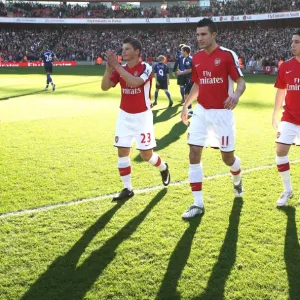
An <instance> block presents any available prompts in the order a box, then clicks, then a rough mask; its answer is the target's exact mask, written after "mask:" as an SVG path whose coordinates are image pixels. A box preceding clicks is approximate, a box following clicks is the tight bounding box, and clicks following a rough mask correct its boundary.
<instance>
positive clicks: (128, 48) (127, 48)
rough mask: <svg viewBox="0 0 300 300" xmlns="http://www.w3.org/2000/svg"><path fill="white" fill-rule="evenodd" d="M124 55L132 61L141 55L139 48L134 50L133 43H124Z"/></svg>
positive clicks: (124, 57) (125, 58)
mask: <svg viewBox="0 0 300 300" xmlns="http://www.w3.org/2000/svg"><path fill="white" fill-rule="evenodd" d="M122 56H123V59H124V60H127V61H130V60H132V59H135V58H137V57H139V50H138V49H137V50H134V49H133V47H132V45H131V44H123V50H122Z"/></svg>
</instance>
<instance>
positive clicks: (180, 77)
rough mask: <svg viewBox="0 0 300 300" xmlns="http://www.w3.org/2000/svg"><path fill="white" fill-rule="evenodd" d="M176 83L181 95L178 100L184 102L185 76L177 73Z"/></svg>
mask: <svg viewBox="0 0 300 300" xmlns="http://www.w3.org/2000/svg"><path fill="white" fill-rule="evenodd" d="M177 85H179V87H180V95H181V100H179V102H181V103H184V85H185V76H184V75H178V77H177Z"/></svg>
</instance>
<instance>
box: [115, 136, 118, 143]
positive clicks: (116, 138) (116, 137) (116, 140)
mask: <svg viewBox="0 0 300 300" xmlns="http://www.w3.org/2000/svg"><path fill="white" fill-rule="evenodd" d="M118 141H119V137H118V136H115V142H116V144H117V143H118Z"/></svg>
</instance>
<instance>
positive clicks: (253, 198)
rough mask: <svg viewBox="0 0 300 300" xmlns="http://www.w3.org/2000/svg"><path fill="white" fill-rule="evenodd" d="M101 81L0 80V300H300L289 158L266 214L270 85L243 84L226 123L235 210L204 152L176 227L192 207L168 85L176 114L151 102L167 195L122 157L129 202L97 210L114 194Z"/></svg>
mask: <svg viewBox="0 0 300 300" xmlns="http://www.w3.org/2000/svg"><path fill="white" fill-rule="evenodd" d="M103 70H104V69H103V67H97V66H89V67H83V66H82V67H74V68H72V67H70V68H66V67H55V68H54V74H53V76H52V78H53V79H54V81H55V83H56V91H55V92H52V91H51V90H49V91H47V92H46V91H43V89H44V87H45V80H46V77H45V74H44V71H43V69H42V68H31V69H30V68H7V69H4V68H1V69H0V91H1V92H0V132H1V138H0V300H4V299H5V300H17V299H18V300H19V299H22V300H80V299H89V300H106V299H120V300H125V299H126V300H127V299H130V300H135V299H137V300H142V299H147V300H148V299H160V300H163V299H170V300H181V299H182V300H196V299H197V300H198V299H202V300H206V299H207V300H219V299H226V300H237V299H240V300H247V299H249V300H250V299H251V300H252V299H254V300H257V299H274V300H282V299H294V300H296V299H300V246H299V228H300V219H299V214H298V215H297V210H299V205H298V198H299V196H300V165H299V149H297V148H295V147H293V148H292V149H291V152H290V155H289V157H290V160H291V173H292V180H293V187H294V192H295V197H294V199H292V200H291V201H290V202H289V205H288V206H287V207H285V208H283V209H281V210H279V209H277V208H276V207H275V202H276V199H277V198H278V196H279V194H280V193H281V192H282V185H281V182H280V179H279V175H278V173H277V170H276V167H275V165H274V161H275V143H274V139H275V135H276V132H275V131H274V129H273V128H272V125H271V115H272V110H273V102H274V97H275V92H276V90H275V88H274V87H273V84H274V80H275V77H273V76H246V83H247V90H246V92H245V94H244V95H243V96H242V98H241V99H240V103H239V105H238V107H237V108H236V109H235V117H236V123H237V144H236V154H237V155H238V156H239V157H240V158H241V160H242V169H243V171H244V174H243V183H244V187H245V193H244V196H243V198H241V199H238V198H234V194H233V188H232V183H231V178H230V176H229V175H228V171H229V170H228V168H227V167H226V166H225V165H224V164H223V163H222V162H221V159H220V154H219V152H218V151H216V150H213V149H205V150H204V153H203V167H204V175H205V177H206V180H204V183H203V193H204V201H205V207H206V213H205V215H204V216H203V217H202V218H196V219H195V220H192V221H190V222H184V221H183V220H182V219H181V214H182V213H183V211H184V210H185V209H186V208H187V207H188V206H189V205H190V204H192V202H193V200H192V195H191V192H190V188H189V184H188V182H187V173H188V146H187V143H186V139H187V128H186V127H185V126H184V125H183V124H182V123H181V120H180V112H181V106H180V105H179V102H178V101H179V100H180V94H179V88H178V86H177V85H176V80H175V79H172V80H171V85H170V92H171V95H172V98H173V101H174V104H175V106H173V107H172V108H167V106H168V101H167V98H166V96H165V95H164V93H163V92H162V91H161V92H160V94H159V99H158V105H157V106H155V108H154V109H153V113H154V122H155V132H156V139H157V145H158V147H157V150H156V151H157V152H158V153H159V154H160V155H161V157H162V158H163V159H164V160H165V161H167V162H168V164H169V168H170V172H171V177H172V184H171V185H170V186H169V187H167V188H164V187H163V186H162V184H161V178H160V175H159V173H158V170H157V169H155V168H153V167H152V166H150V165H148V164H147V163H145V162H141V159H140V158H139V155H138V152H137V151H136V150H135V149H134V148H133V151H132V153H131V159H132V181H133V186H134V189H135V190H138V191H139V192H138V193H136V195H135V196H134V197H133V198H132V199H130V200H129V201H127V202H125V203H112V202H111V201H110V197H106V198H105V197H101V196H104V195H111V194H113V193H116V192H118V191H120V190H121V189H122V184H121V181H120V178H119V175H118V171H117V155H116V149H115V148H114V147H113V146H112V144H113V139H114V128H115V121H116V117H117V113H118V110H119V109H118V107H119V101H120V88H119V87H117V88H115V89H112V90H110V91H109V92H105V93H104V92H102V91H101V88H100V87H101V76H102V74H103ZM153 93H154V91H152V94H153ZM92 199H93V201H89V200H92ZM76 201H77V202H76ZM58 204H60V205H59V206H58ZM55 205H57V206H55ZM36 208H42V210H40V211H38V210H34V209H36ZM24 211H25V212H24ZM26 211H27V212H26ZM12 212H24V213H20V214H18V215H10V214H9V213H12Z"/></svg>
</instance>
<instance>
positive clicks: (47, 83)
mask: <svg viewBox="0 0 300 300" xmlns="http://www.w3.org/2000/svg"><path fill="white" fill-rule="evenodd" d="M44 68H45V71H46V87H45V91H48V88H49V76H48V73H49V71H48V68H47V67H46V66H45V67H44Z"/></svg>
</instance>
